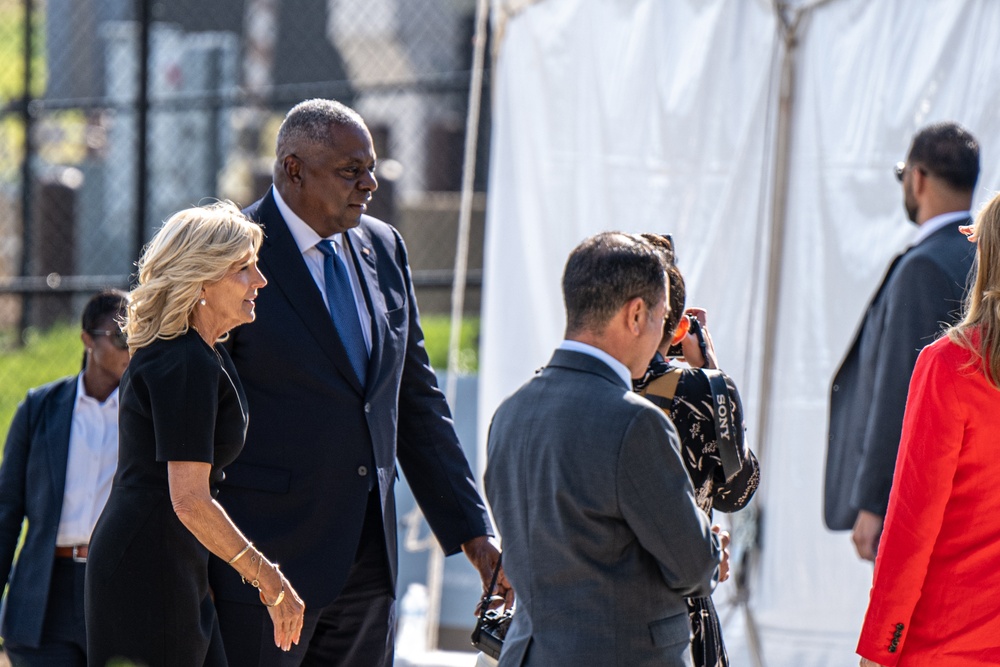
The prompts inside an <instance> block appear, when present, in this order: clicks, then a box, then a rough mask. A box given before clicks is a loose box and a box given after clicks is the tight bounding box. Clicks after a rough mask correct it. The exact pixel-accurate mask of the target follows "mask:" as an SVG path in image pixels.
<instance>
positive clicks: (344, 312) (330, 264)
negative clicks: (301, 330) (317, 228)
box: [316, 240, 368, 387]
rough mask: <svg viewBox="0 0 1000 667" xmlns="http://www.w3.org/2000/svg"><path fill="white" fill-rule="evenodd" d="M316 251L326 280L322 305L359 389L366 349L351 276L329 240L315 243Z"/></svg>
mask: <svg viewBox="0 0 1000 667" xmlns="http://www.w3.org/2000/svg"><path fill="white" fill-rule="evenodd" d="M316 249H317V250H319V251H320V252H321V253H323V278H324V280H325V281H326V302H327V304H328V305H329V308H330V318H331V319H333V326H334V327H335V328H336V329H337V332H338V333H340V340H342V341H343V342H344V348H345V349H346V350H347V357H348V359H350V361H351V366H352V367H353V368H354V372H355V373H356V374H357V376H358V380H360V381H361V386H362V387H363V386H365V377H366V376H367V374H368V370H367V369H368V347H367V346H366V345H365V335H364V333H363V332H362V331H361V321H360V320H359V319H358V306H357V304H356V303H355V302H354V289H353V288H352V287H351V276H350V275H349V274H348V273H347V266H346V265H345V264H344V262H342V261H341V260H339V259H337V251H336V249H335V248H334V246H333V241H328V240H323V241H320V242H319V243H317V244H316Z"/></svg>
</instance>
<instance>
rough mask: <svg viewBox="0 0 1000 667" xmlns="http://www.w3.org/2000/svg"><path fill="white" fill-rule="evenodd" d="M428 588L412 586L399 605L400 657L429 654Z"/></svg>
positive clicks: (407, 589) (398, 639)
mask: <svg viewBox="0 0 1000 667" xmlns="http://www.w3.org/2000/svg"><path fill="white" fill-rule="evenodd" d="M427 606H428V601H427V587H426V586H424V585H423V584H410V585H409V586H407V587H406V594H405V595H403V599H402V600H401V601H400V603H399V612H400V613H399V629H398V636H397V642H396V649H397V652H398V653H399V654H400V655H404V656H405V655H423V654H424V653H427Z"/></svg>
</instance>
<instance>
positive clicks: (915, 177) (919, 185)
mask: <svg viewBox="0 0 1000 667" xmlns="http://www.w3.org/2000/svg"><path fill="white" fill-rule="evenodd" d="M910 178H911V179H912V184H913V194H914V195H922V194H923V193H924V189H926V188H927V172H926V171H924V169H923V167H914V168H913V169H911V170H910Z"/></svg>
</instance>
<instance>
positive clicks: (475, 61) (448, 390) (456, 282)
mask: <svg viewBox="0 0 1000 667" xmlns="http://www.w3.org/2000/svg"><path fill="white" fill-rule="evenodd" d="M489 13H490V5H489V0H478V1H477V4H476V31H475V36H474V37H473V44H474V48H473V51H472V80H471V82H470V84H469V110H468V114H467V115H466V118H465V155H464V157H463V159H462V193H461V200H460V202H459V209H458V240H457V243H456V248H455V272H454V277H453V278H452V285H451V335H450V337H449V340H448V379H447V381H446V383H445V391H444V395H445V398H446V399H447V401H448V404H449V405H450V406H452V410H454V409H455V405H456V399H457V396H456V393H457V391H458V370H459V368H458V367H459V352H460V343H461V335H462V314H463V311H464V310H465V281H466V277H467V275H468V264H469V230H470V228H471V226H472V195H473V188H474V187H475V177H476V150H477V147H478V143H479V110H480V105H481V102H482V96H483V70H484V68H485V61H486V57H485V56H486V37H487V33H486V29H487V21H488V19H489ZM443 578H444V554H443V553H442V552H441V549H440V548H438V547H436V548H432V549H431V550H430V554H429V557H428V560H427V593H428V605H427V647H428V648H429V649H431V650H433V649H434V648H436V647H437V643H438V627H439V626H440V623H441V588H442V585H443ZM470 604H471V601H470ZM470 608H471V607H470Z"/></svg>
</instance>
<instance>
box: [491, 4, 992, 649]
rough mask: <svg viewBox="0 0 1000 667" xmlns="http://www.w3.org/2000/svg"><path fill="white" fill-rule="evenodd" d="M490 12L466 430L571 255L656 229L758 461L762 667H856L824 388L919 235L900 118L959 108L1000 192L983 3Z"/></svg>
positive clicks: (862, 589) (907, 132) (735, 637)
mask: <svg viewBox="0 0 1000 667" xmlns="http://www.w3.org/2000/svg"><path fill="white" fill-rule="evenodd" d="M776 5H777V6H776ZM493 9H494V17H495V23H496V25H495V28H496V29H497V30H496V31H495V33H494V34H495V35H496V36H497V39H496V49H497V60H496V67H495V70H494V112H493V137H492V164H491V167H490V174H491V176H490V188H489V203H488V209H487V225H488V228H487V250H486V267H485V276H484V283H485V294H484V307H483V334H482V346H481V372H480V382H481V384H480V412H479V424H480V430H481V436H482V437H481V438H480V440H481V441H484V440H485V437H484V436H485V430H486V428H487V426H488V424H489V421H490V417H491V415H492V413H493V410H494V409H495V407H496V406H497V404H498V403H499V402H500V401H501V400H502V398H503V397H504V396H506V395H507V394H509V393H510V392H511V391H513V390H514V389H516V388H517V387H518V386H519V385H520V384H522V383H523V382H524V381H525V380H526V379H527V378H528V377H529V376H530V375H531V373H532V372H533V371H534V370H535V369H537V368H538V367H540V366H542V365H544V364H545V363H546V362H547V361H548V358H549V356H550V354H551V351H552V349H553V348H554V347H555V346H556V345H557V344H558V343H559V341H560V340H561V338H562V331H563V326H564V316H563V306H562V300H561V296H560V289H559V281H560V276H561V272H562V268H563V264H564V262H565V259H566V256H567V255H568V253H569V251H570V250H571V249H572V248H573V247H574V246H575V245H576V244H577V243H578V242H579V241H580V240H582V239H583V238H584V237H585V236H588V235H590V234H593V233H596V232H598V231H602V230H607V229H620V230H624V231H633V232H634V231H658V232H670V233H672V234H673V236H674V239H675V242H676V245H677V249H678V254H679V257H680V266H681V268H682V270H683V271H684V273H685V276H686V278H687V282H688V286H689V291H690V298H689V303H691V304H692V305H701V306H704V307H706V308H707V309H708V311H709V323H710V328H711V331H712V334H713V337H714V339H715V342H716V346H717V349H718V350H719V354H720V360H721V363H722V366H723V368H724V369H725V370H726V371H727V372H728V373H729V374H731V375H732V376H733V377H734V378H735V379H736V380H737V382H738V384H739V386H740V387H741V391H742V394H743V397H744V402H745V406H746V409H747V422H748V427H749V434H750V437H751V439H752V440H751V441H752V443H753V445H754V447H755V449H756V450H757V451H758V452H759V453H760V454H761V459H762V465H763V486H762V488H761V490H760V491H759V493H758V495H757V503H758V506H759V508H760V509H761V516H762V521H761V536H762V539H761V541H762V548H761V552H760V560H759V568H757V571H756V572H754V573H753V576H752V579H751V581H750V586H749V588H750V590H751V597H750V601H749V608H750V610H751V612H752V617H753V618H754V619H755V620H756V624H757V627H758V629H759V632H760V637H761V640H762V656H763V661H764V664H766V665H768V667H776V666H784V665H795V666H796V667H802V666H804V665H805V666H808V665H823V666H825V665H830V666H833V665H836V666H840V665H846V664H856V663H855V661H856V659H857V658H856V656H854V653H853V652H854V646H855V642H856V638H857V632H858V629H859V627H860V623H861V620H862V617H863V613H864V609H865V605H866V603H867V591H868V586H869V584H870V579H871V573H872V569H871V566H870V565H869V564H866V563H862V562H860V561H859V560H858V559H857V558H856V556H855V555H854V552H853V547H852V545H851V543H850V540H849V537H848V535H847V534H846V533H830V532H828V531H826V529H825V528H824V527H823V523H822V512H821V494H822V475H823V463H824V456H825V438H826V419H827V393H828V388H829V382H830V378H831V376H832V374H833V372H834V370H835V369H836V366H837V365H838V363H839V361H840V359H841V358H842V356H843V355H844V353H845V352H846V347H847V345H848V344H849V342H850V339H851V337H852V335H853V333H854V331H855V329H856V327H857V325H858V322H859V319H860V317H861V316H862V313H863V311H864V308H865V306H866V304H867V302H868V300H869V298H870V297H871V295H872V292H873V291H874V289H875V288H876V286H877V285H878V284H879V281H880V279H881V276H882V272H883V271H884V270H885V268H886V265H887V264H888V262H889V259H890V258H891V257H892V256H893V255H894V254H895V253H896V252H898V251H900V250H901V249H902V248H903V247H905V245H906V244H907V242H908V240H909V239H910V238H911V236H912V234H913V232H914V228H913V227H912V225H910V224H909V223H908V222H907V221H906V219H905V215H904V213H903V209H902V205H901V204H902V194H901V190H900V187H899V185H898V184H897V183H896V181H895V180H894V178H893V173H892V165H893V164H894V163H895V162H896V161H897V160H901V159H903V158H904V157H905V153H906V150H907V148H908V146H909V141H910V138H911V136H912V135H913V133H914V132H915V131H916V130H917V129H919V128H920V127H922V126H924V125H926V124H928V123H930V122H934V121H937V120H944V119H949V120H956V121H958V122H960V123H962V124H963V125H965V126H966V127H968V128H969V129H970V130H971V131H972V133H973V134H974V135H976V136H977V137H978V138H979V140H980V143H981V145H982V155H983V165H982V166H983V170H982V175H981V177H980V186H979V189H978V190H977V197H976V202H977V204H976V205H977V206H978V205H980V204H981V203H983V202H984V201H985V200H986V199H987V198H988V197H990V196H991V194H992V192H994V191H995V190H996V189H997V188H998V179H1000V114H998V111H997V110H998V109H1000V76H998V75H1000V49H998V48H997V44H998V43H1000V3H998V2H994V1H993V0H879V1H878V2H873V1H872V0H827V1H825V2H819V3H816V2H813V3H809V2H805V1H802V2H785V3H775V2H772V1H770V0H538V1H536V2H530V1H526V0H519V1H515V0H493ZM874 409H877V406H874ZM481 458H482V457H481ZM650 510H651V511H655V510H656V508H650ZM731 593H732V590H731V589H730V588H729V585H728V584H727V585H724V586H723V587H721V588H720V591H719V592H718V593H717V599H721V601H723V602H724V601H725V600H726V598H727V596H730V595H731ZM722 613H723V620H724V622H725V623H726V630H725V632H726V635H727V642H728V644H729V646H730V651H731V655H732V658H733V662H734V664H737V665H750V664H753V661H752V659H751V656H750V655H749V652H748V647H747V641H746V640H747V636H748V633H746V632H745V629H746V627H745V625H744V624H743V623H742V619H743V616H742V615H741V614H735V613H733V614H730V613H728V612H727V611H726V610H723V612H722Z"/></svg>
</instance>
